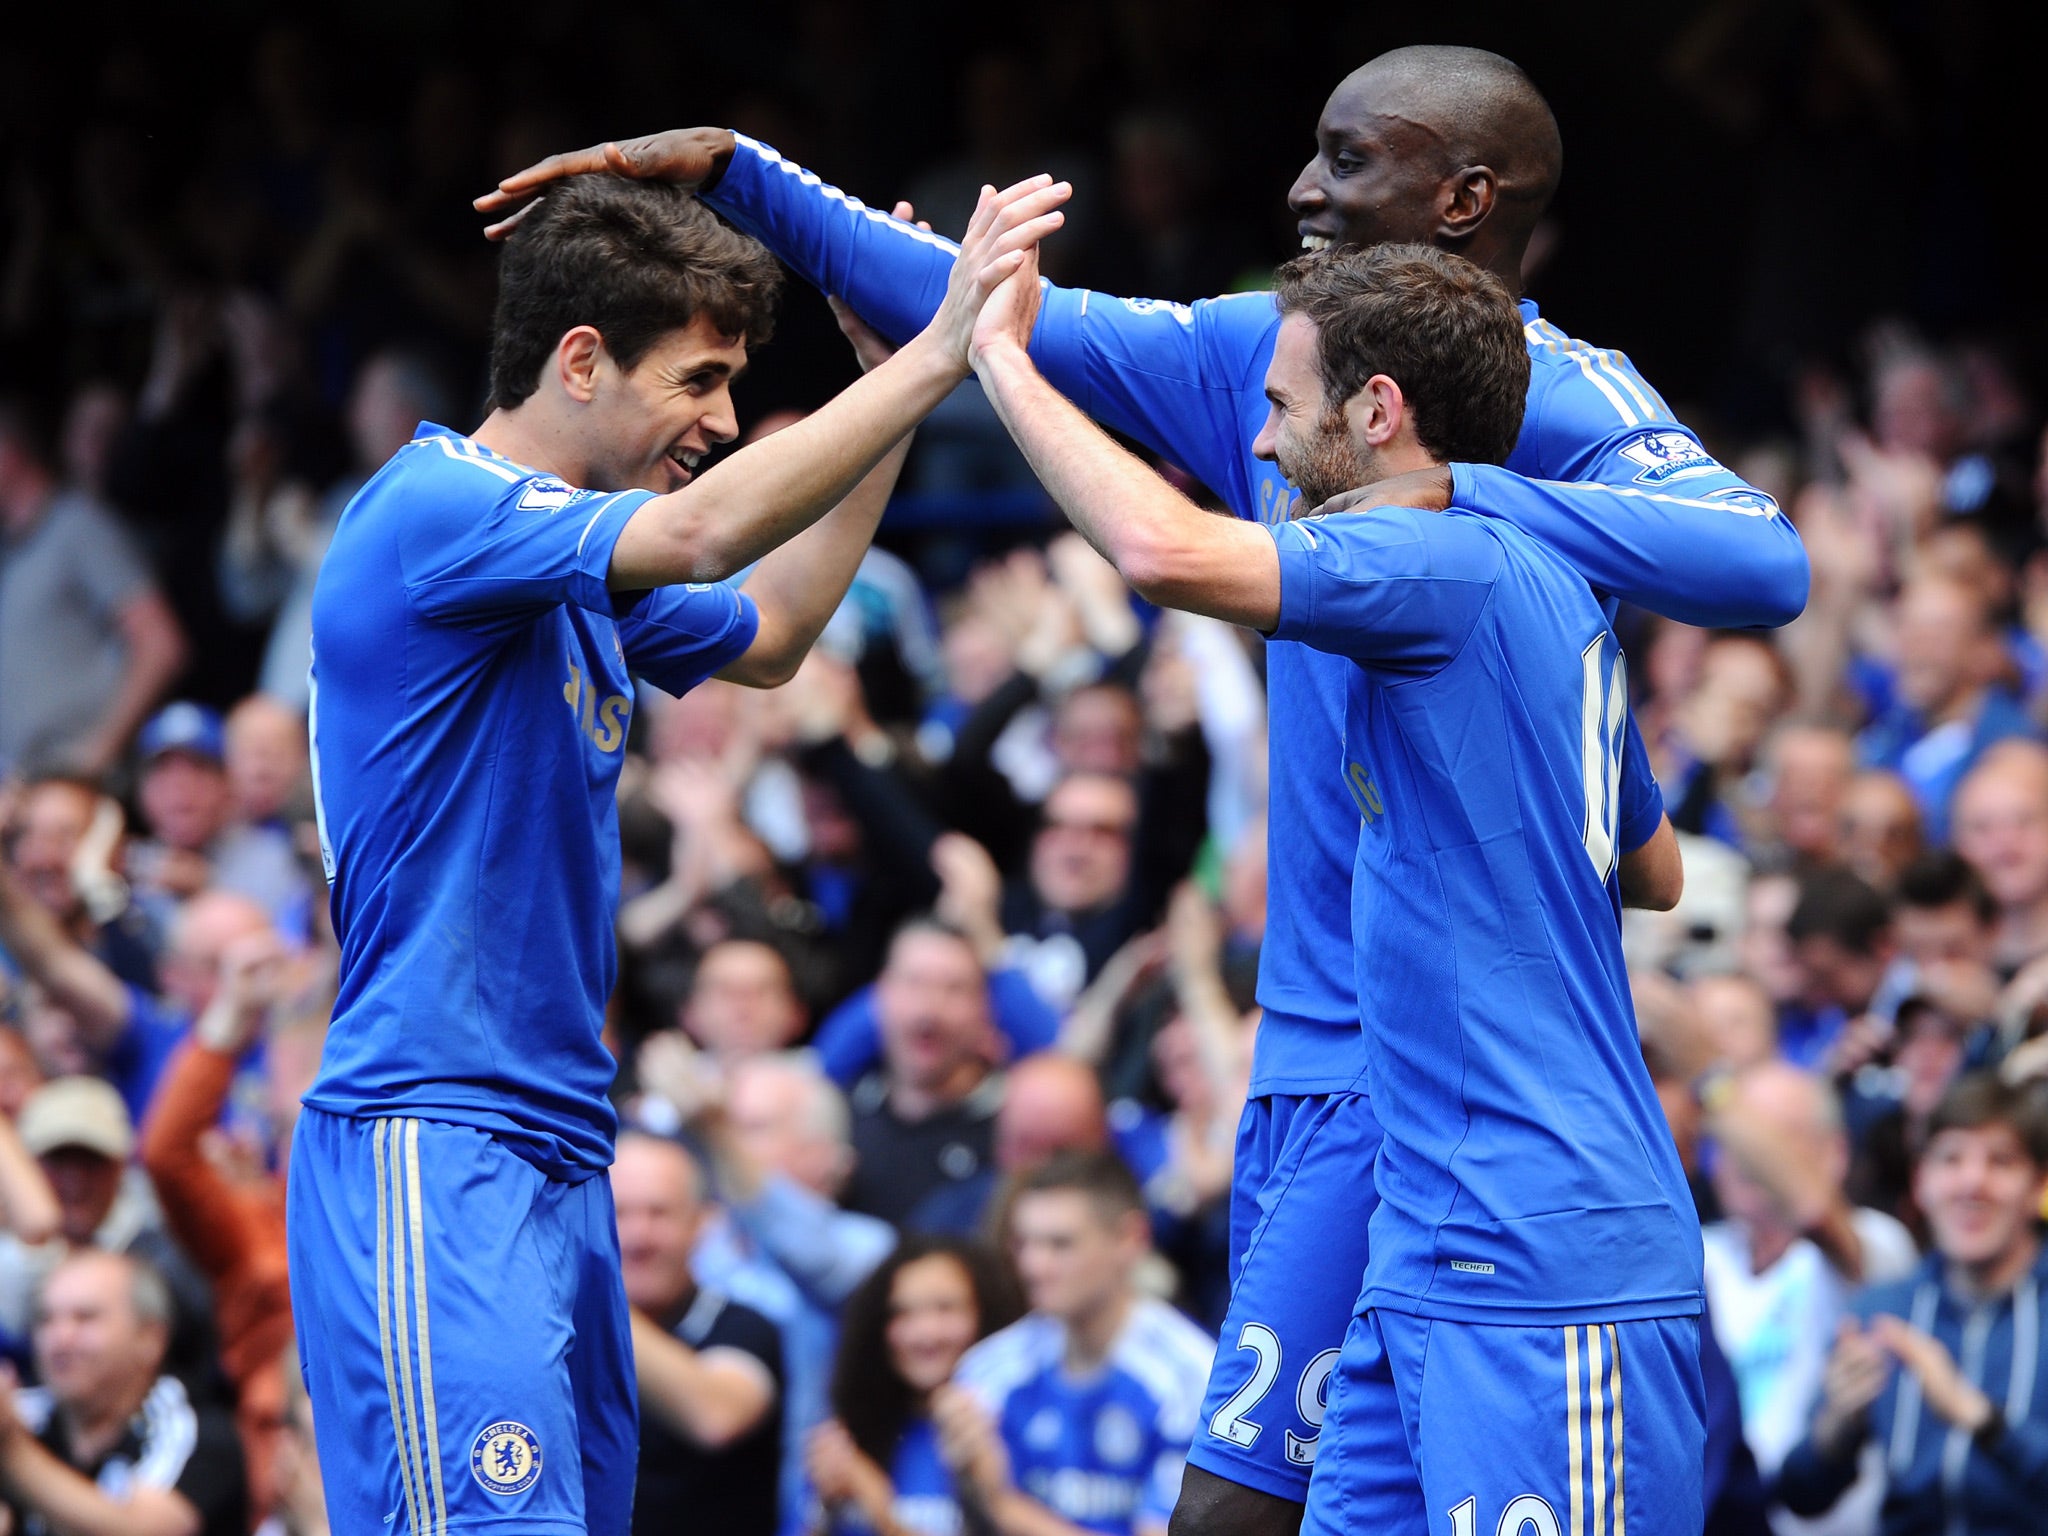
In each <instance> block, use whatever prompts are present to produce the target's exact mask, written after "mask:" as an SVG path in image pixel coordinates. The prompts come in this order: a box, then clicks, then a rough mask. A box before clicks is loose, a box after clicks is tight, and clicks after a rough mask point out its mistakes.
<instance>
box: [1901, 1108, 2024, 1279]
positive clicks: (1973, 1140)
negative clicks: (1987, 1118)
mask: <svg viewBox="0 0 2048 1536" xmlns="http://www.w3.org/2000/svg"><path fill="white" fill-rule="evenodd" d="M2042 1184H2043V1171H2042V1169H2041V1168H2040V1166H2039V1165H2038V1164H2036V1163H2035V1162H2034V1160H2033V1158H2032V1157H2031V1156H2029V1155H2028V1153H2027V1146H2026V1143H2025V1141H2023V1140H2022V1139H2021V1137H2020V1134H2019V1132H2018V1131H2016V1130H2015V1129H2014V1128H2013V1127H2012V1126H2010V1125H2008V1124H2005V1123H2004V1122H2002V1121H1996V1120H1994V1121H1992V1122H1990V1123H1988V1124H1986V1125H1981V1126H1972V1127H1961V1126H1958V1127H1954V1128H1951V1129H1948V1130H1943V1131H1940V1132H1937V1133H1936V1134H1935V1136H1934V1137H1933V1139H1931V1140H1930V1141H1929V1142H1928V1143H1927V1150H1926V1151H1924V1152H1922V1153H1921V1154H1920V1162H1919V1164H1918V1166H1917V1167H1915V1169H1914V1170H1913V1197H1914V1199H1916V1200H1917V1201H1918V1202H1919V1204H1920V1209H1921V1210H1922V1211H1924V1212H1925V1213H1926V1215H1927V1225H1928V1226H1929V1228H1930V1229H1932V1231H1933V1234H1934V1246H1935V1247H1936V1248H1937V1249H1939V1250H1940V1251H1941V1253H1942V1255H1943V1256H1944V1257H1945V1258H1947V1259H1949V1260H1950V1261H1951V1262H1953V1263H1956V1264H1962V1265H1965V1266H1968V1267H1970V1268H1973V1269H1980V1270H1981V1269H1997V1268H2000V1267H2001V1261H2002V1260H2004V1259H2006V1258H2007V1257H2008V1256H2010V1255H2011V1254H2012V1253H2013V1252H2014V1251H2015V1250H2016V1249H2018V1248H2020V1247H2022V1246H2024V1245H2025V1244H2028V1243H2030V1242H2031V1241H2032V1240H2033V1224H2034V1216H2035V1213H2036V1212H2038V1211H2039V1209H2040V1206H2041V1193H2042Z"/></svg>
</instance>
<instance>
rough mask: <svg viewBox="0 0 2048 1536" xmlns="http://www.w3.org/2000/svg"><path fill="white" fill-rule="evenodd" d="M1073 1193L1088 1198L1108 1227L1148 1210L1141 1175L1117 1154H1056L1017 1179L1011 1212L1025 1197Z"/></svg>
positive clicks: (1064, 1152)
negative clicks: (1127, 1214) (1058, 1192)
mask: <svg viewBox="0 0 2048 1536" xmlns="http://www.w3.org/2000/svg"><path fill="white" fill-rule="evenodd" d="M1060 1190H1073V1191H1074V1192H1076V1193H1077V1194H1082V1195H1086V1196H1087V1197H1088V1201H1089V1203H1090V1204H1091V1205H1093V1206H1094V1207H1095V1214H1096V1215H1098V1216H1100V1217H1101V1218H1102V1221H1103V1224H1104V1225H1105V1226H1114V1225H1115V1224H1116V1222H1117V1220H1118V1219H1119V1218H1120V1217H1122V1216H1124V1215H1125V1214H1126V1213H1128V1212H1131V1211H1142V1210H1144V1209H1145V1192H1144V1190H1142V1189H1140V1188H1139V1187H1138V1179H1137V1175H1136V1174H1134V1173H1132V1172H1131V1170H1130V1168H1129V1166H1128V1165H1127V1164H1126V1163H1125V1162H1124V1160H1123V1159H1122V1158H1120V1157H1118V1156H1117V1155H1116V1154H1115V1153H1114V1152H1076V1151H1063V1152H1055V1153H1053V1154H1052V1156H1050V1157H1048V1158H1047V1159H1046V1160H1045V1161H1044V1162H1042V1163H1040V1164H1038V1165H1037V1166H1036V1167H1034V1168H1030V1169H1027V1170H1026V1171H1025V1172H1023V1173H1021V1174H1019V1175H1018V1176H1017V1180H1016V1185H1015V1189H1014V1192H1013V1193H1012V1195H1011V1208H1012V1209H1013V1210H1014V1209H1015V1202H1016V1201H1017V1200H1018V1199H1019V1198H1021V1197H1023V1196H1025V1195H1046V1194H1052V1193H1055V1192H1056V1191H1060Z"/></svg>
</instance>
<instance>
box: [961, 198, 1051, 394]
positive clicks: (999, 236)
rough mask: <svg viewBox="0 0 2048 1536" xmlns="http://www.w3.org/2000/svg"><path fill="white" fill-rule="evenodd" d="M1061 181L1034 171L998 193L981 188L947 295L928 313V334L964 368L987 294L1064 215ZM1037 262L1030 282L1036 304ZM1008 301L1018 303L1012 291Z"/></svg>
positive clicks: (1021, 263) (1023, 261)
mask: <svg viewBox="0 0 2048 1536" xmlns="http://www.w3.org/2000/svg"><path fill="white" fill-rule="evenodd" d="M1073 191H1074V189H1073V188H1072V187H1071V186H1070V185H1068V184H1067V183H1066V182H1064V181H1054V180H1053V179H1052V178H1051V177H1050V176H1046V175H1042V174H1041V175H1038V176H1033V177H1030V178H1028V179H1027V180H1024V181H1020V182H1018V183H1017V184H1016V185H1015V186H1011V187H1005V188H1004V189H1003V190H1002V191H1000V192H997V191H995V190H994V189H992V188H989V187H983V188H982V190H981V200H980V201H979V202H978V203H976V204H975V208H974V217H973V218H972V219H970V220H969V221H968V224H967V234H966V237H965V238H964V239H962V240H961V242H960V255H959V256H958V257H957V258H956V259H955V261H954V263H953V275H952V278H951V280H950V281H949V282H948V283H947V285H946V297H945V300H944V301H943V302H942V303H941V304H940V305H939V311H938V313H937V314H936V315H934V316H933V317H932V323H931V325H930V327H929V330H930V332H931V333H932V335H933V336H934V337H935V338H937V339H939V340H940V341H941V342H943V344H944V345H945V346H946V347H947V349H948V350H949V351H951V352H952V354H953V356H954V358H955V359H956V360H957V361H958V362H959V364H960V365H961V366H962V367H965V366H967V364H968V361H969V346H970V344H971V343H972V341H973V338H974V333H975V322H976V320H977V318H978V317H979V316H980V314H981V311H982V307H983V306H984V305H985V304H987V303H988V302H989V297H990V295H992V294H994V293H995V292H997V290H999V289H1000V288H1001V287H1002V286H1003V284H1004V283H1006V282H1007V281H1009V279H1010V278H1012V277H1014V276H1016V275H1017V274H1018V273H1019V272H1020V271H1022V270H1023V268H1024V267H1025V266H1026V265H1027V264H1029V263H1031V262H1032V260H1033V252H1034V248H1035V247H1036V246H1037V244H1038V242H1039V241H1041V240H1043V239H1044V238H1045V237H1046V236H1047V235H1049V234H1051V233H1052V232H1053V231H1054V230H1056V229H1058V228H1059V227H1060V225H1061V224H1062V223H1063V222H1064V221H1065V218H1066V216H1065V215H1064V214H1063V213H1061V212H1060V205H1061V204H1062V203H1064V202H1065V201H1066V200H1067V199H1068V198H1069V197H1070V196H1072V195H1073ZM1036 270H1037V269H1036V267H1035V266H1033V268H1032V272H1033V275H1032V277H1031V279H1030V282H1031V284H1032V286H1033V288H1034V295H1033V298H1032V300H1031V303H1032V304H1033V306H1034V309H1035V306H1036V302H1037V301H1036V295H1035V289H1036V283H1037V277H1036ZM1009 302H1010V303H1013V304H1014V303H1016V302H1017V300H1016V299H1015V297H1014V296H1013V297H1012V298H1011V300H1010V301H1009Z"/></svg>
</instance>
